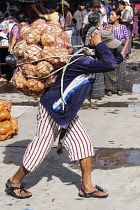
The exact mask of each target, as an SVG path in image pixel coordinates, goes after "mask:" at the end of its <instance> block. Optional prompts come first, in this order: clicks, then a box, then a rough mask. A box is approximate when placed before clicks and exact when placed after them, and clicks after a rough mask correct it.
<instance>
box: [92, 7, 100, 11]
mask: <svg viewBox="0 0 140 210" xmlns="http://www.w3.org/2000/svg"><path fill="white" fill-rule="evenodd" d="M99 9H100V7H92V11H93V12H99Z"/></svg>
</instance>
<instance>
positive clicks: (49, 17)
mask: <svg viewBox="0 0 140 210" xmlns="http://www.w3.org/2000/svg"><path fill="white" fill-rule="evenodd" d="M37 5H38V6H40V8H41V10H42V13H41V12H40V11H39V10H38V9H37V7H36V6H37ZM31 7H32V9H34V11H35V12H36V14H37V15H38V16H39V17H40V18H44V19H45V20H46V21H47V22H49V23H54V24H57V25H58V22H59V15H58V12H57V4H50V5H49V9H50V14H45V9H44V7H43V4H42V2H39V3H38V4H32V5H31Z"/></svg>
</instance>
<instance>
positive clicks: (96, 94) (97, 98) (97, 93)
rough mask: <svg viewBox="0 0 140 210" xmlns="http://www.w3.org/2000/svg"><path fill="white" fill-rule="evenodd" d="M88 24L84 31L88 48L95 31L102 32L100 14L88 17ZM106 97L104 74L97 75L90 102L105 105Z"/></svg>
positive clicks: (91, 90)
mask: <svg viewBox="0 0 140 210" xmlns="http://www.w3.org/2000/svg"><path fill="white" fill-rule="evenodd" d="M88 22H89V23H88V24H87V25H86V26H85V27H84V29H83V36H82V37H83V41H84V43H85V45H86V46H88V45H89V37H90V36H91V35H92V33H93V32H94V31H99V30H100V15H99V13H98V12H93V13H91V14H90V15H89V16H88ZM104 96H105V86H104V73H103V72H100V73H96V74H95V80H94V82H93V83H92V85H91V89H90V91H89V95H88V100H89V101H90V103H91V104H96V103H104V100H103V99H102V98H103V97H104Z"/></svg>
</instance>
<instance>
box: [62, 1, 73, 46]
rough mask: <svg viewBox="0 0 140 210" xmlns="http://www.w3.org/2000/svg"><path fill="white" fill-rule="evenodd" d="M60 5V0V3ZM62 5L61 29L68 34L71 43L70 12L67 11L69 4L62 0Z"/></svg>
mask: <svg viewBox="0 0 140 210" xmlns="http://www.w3.org/2000/svg"><path fill="white" fill-rule="evenodd" d="M60 4H61V5H62V2H61V3H60ZM63 4H64V5H63V6H64V11H63V12H64V20H65V21H64V28H63V30H64V31H66V33H67V34H68V35H69V37H70V40H71V43H72V19H73V17H72V14H71V12H70V11H69V9H70V4H69V3H68V2H67V1H63Z"/></svg>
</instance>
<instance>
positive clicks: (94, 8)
mask: <svg viewBox="0 0 140 210" xmlns="http://www.w3.org/2000/svg"><path fill="white" fill-rule="evenodd" d="M93 12H98V13H99V15H100V27H101V28H102V26H103V20H102V15H101V13H100V1H99V0H94V1H93V3H92V6H91V10H90V11H89V12H88V13H87V14H86V15H85V17H84V20H83V24H82V31H83V28H84V27H85V25H86V24H88V16H89V15H90V14H92V13H93Z"/></svg>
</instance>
